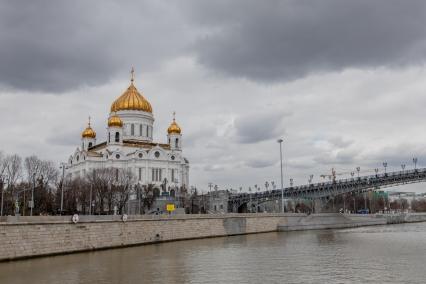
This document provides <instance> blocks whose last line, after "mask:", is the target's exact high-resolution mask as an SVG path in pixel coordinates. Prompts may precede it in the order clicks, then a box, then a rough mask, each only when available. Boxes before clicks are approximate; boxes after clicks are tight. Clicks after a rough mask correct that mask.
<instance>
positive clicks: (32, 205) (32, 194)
mask: <svg viewBox="0 0 426 284" xmlns="http://www.w3.org/2000/svg"><path fill="white" fill-rule="evenodd" d="M35 175H36V174H35V173H34V174H33V187H32V189H31V211H30V216H33V208H34V187H35Z"/></svg>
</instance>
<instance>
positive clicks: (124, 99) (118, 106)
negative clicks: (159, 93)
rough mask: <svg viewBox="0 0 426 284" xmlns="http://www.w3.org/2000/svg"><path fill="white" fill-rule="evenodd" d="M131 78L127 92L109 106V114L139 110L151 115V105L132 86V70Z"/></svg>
mask: <svg viewBox="0 0 426 284" xmlns="http://www.w3.org/2000/svg"><path fill="white" fill-rule="evenodd" d="M131 73H132V78H131V80H130V81H131V83H130V86H129V87H128V88H127V90H126V91H125V92H124V93H123V94H122V95H121V96H120V97H119V98H118V99H116V100H115V101H114V102H113V103H112V105H111V112H116V111H119V110H139V111H145V112H149V113H152V107H151V104H150V103H149V102H148V101H147V100H146V99H145V98H144V96H142V95H141V94H140V93H139V91H138V90H137V89H136V87H135V86H134V85H133V81H134V77H133V76H134V70H133V68H132V72H131Z"/></svg>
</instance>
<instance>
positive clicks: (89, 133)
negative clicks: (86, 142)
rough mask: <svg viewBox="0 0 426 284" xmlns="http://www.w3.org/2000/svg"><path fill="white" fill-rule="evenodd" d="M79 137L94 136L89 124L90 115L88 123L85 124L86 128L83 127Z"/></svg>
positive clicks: (94, 133)
mask: <svg viewBox="0 0 426 284" xmlns="http://www.w3.org/2000/svg"><path fill="white" fill-rule="evenodd" d="M81 137H83V138H96V132H95V131H94V130H93V129H92V127H91V126H90V117H89V123H88V124H87V127H86V129H84V131H83V132H82V133H81Z"/></svg>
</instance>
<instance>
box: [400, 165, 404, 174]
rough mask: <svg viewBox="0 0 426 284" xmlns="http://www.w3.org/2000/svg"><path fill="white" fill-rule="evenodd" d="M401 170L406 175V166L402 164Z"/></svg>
mask: <svg viewBox="0 0 426 284" xmlns="http://www.w3.org/2000/svg"><path fill="white" fill-rule="evenodd" d="M401 169H402V173H404V170H405V164H402V165H401Z"/></svg>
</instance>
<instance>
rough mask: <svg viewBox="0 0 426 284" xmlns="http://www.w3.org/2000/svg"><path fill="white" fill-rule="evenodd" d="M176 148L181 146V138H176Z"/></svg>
mask: <svg viewBox="0 0 426 284" xmlns="http://www.w3.org/2000/svg"><path fill="white" fill-rule="evenodd" d="M175 147H176V148H179V138H176V144H175Z"/></svg>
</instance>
